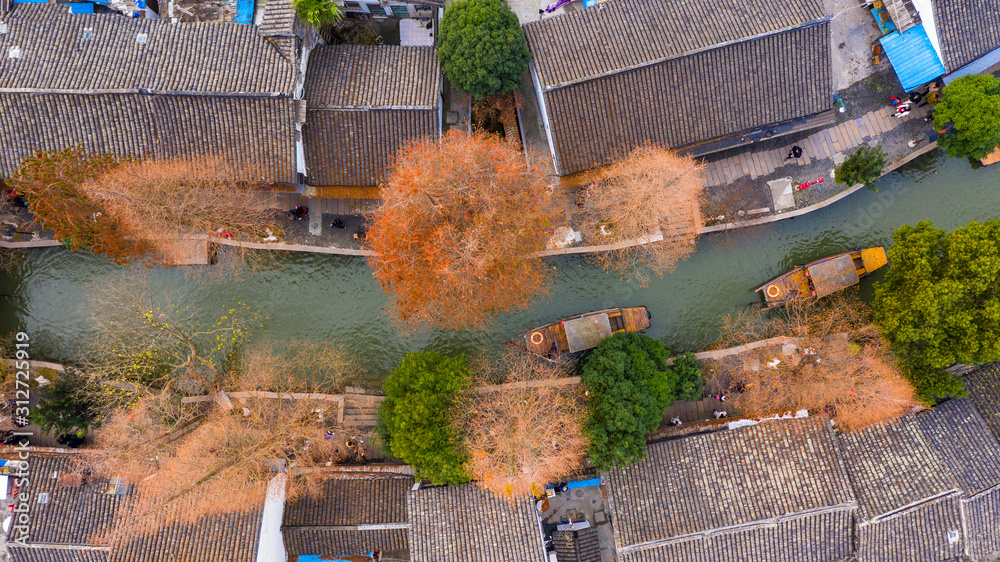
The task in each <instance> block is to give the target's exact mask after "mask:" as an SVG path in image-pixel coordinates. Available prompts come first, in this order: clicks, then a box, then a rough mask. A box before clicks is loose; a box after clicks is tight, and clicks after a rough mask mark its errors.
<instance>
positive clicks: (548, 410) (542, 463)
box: [457, 351, 588, 501]
mask: <svg viewBox="0 0 1000 562" xmlns="http://www.w3.org/2000/svg"><path fill="white" fill-rule="evenodd" d="M477 371H478V377H479V379H480V380H479V383H480V384H481V385H490V384H492V383H493V382H495V381H496V380H497V378H501V379H502V380H503V382H504V384H502V385H499V386H486V387H485V388H478V389H477V388H474V389H472V390H470V391H468V392H467V393H466V394H464V396H463V399H462V403H461V405H460V406H459V407H458V408H457V410H458V411H459V412H460V414H459V419H458V422H457V423H459V425H460V427H461V429H462V431H463V433H464V434H465V436H466V440H467V441H466V442H467V446H468V449H469V466H468V469H469V473H470V474H471V475H472V478H473V479H474V480H476V481H478V483H479V485H481V486H483V487H484V488H486V489H488V490H490V491H491V492H493V493H494V494H496V495H497V496H498V497H502V498H505V499H508V500H511V501H514V500H516V499H521V498H523V497H525V496H528V495H531V494H537V493H540V492H541V490H542V488H544V486H545V485H547V484H549V483H552V482H555V481H556V480H558V479H560V478H563V477H565V476H568V475H570V474H573V473H574V472H578V471H579V470H580V469H581V468H582V466H583V462H584V458H585V455H586V449H587V443H588V441H587V438H586V435H585V434H584V431H583V420H584V417H585V416H586V409H585V407H584V404H583V396H582V389H581V387H580V385H537V383H539V382H541V381H547V380H550V379H556V378H560V377H565V376H566V373H565V371H563V370H562V369H561V368H560V367H558V366H555V365H553V364H551V363H547V362H544V361H541V360H538V359H536V358H533V357H530V356H528V355H526V354H524V353H519V352H514V351H511V352H508V353H506V354H504V355H503V356H502V357H501V358H500V359H497V360H494V361H488V360H483V361H482V362H481V364H480V365H479V367H478V368H477ZM533 383H536V384H533Z"/></svg>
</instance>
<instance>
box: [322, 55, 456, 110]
mask: <svg viewBox="0 0 1000 562" xmlns="http://www.w3.org/2000/svg"><path fill="white" fill-rule="evenodd" d="M305 92H306V93H305V97H306V99H307V100H309V107H310V108H327V109H357V108H366V109H375V108H381V109H404V108H405V109H436V108H437V105H438V98H439V96H440V93H441V64H440V62H438V58H437V54H436V51H435V50H434V47H400V46H396V45H333V46H323V47H317V48H315V49H313V50H312V52H311V53H310V54H309V67H308V69H307V70H306V88H305Z"/></svg>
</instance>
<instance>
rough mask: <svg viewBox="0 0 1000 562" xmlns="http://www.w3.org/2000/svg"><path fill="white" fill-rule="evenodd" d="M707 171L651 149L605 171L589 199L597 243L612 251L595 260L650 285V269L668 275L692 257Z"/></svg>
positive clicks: (587, 211)
mask: <svg viewBox="0 0 1000 562" xmlns="http://www.w3.org/2000/svg"><path fill="white" fill-rule="evenodd" d="M702 168H703V166H702V165H701V164H700V163H698V162H697V161H695V160H694V159H693V158H690V157H687V156H680V155H678V154H676V153H674V152H671V151H670V150H667V149H664V148H660V147H658V146H656V145H651V144H647V145H644V146H640V147H639V148H636V149H635V150H633V151H632V152H631V153H630V154H629V155H628V157H626V158H625V159H623V160H621V161H619V162H616V163H614V164H612V165H610V166H608V167H607V168H606V169H604V170H602V171H601V173H600V176H599V177H600V179H599V180H598V181H596V182H595V183H593V184H591V185H590V186H589V187H587V190H586V199H585V201H586V205H585V215H586V216H587V217H588V218H589V220H590V223H591V224H592V227H593V229H594V238H595V239H597V240H600V241H601V244H602V245H607V246H611V247H612V249H611V250H609V251H605V252H599V253H597V254H595V255H594V259H596V260H597V263H598V264H599V265H601V267H603V268H604V269H605V270H607V271H612V272H615V273H617V274H619V275H623V276H625V277H631V278H634V279H636V280H637V281H639V282H641V283H646V282H648V281H649V275H648V274H647V273H646V271H647V270H648V271H651V272H653V273H655V274H656V275H663V274H664V273H668V272H670V271H672V270H673V268H674V267H675V266H676V264H677V262H678V261H679V260H682V259H685V258H687V257H688V256H690V255H691V253H692V252H694V248H695V242H696V240H697V238H698V229H699V227H701V225H702V217H701V206H702V203H703V199H704V197H703V195H702V193H703V192H702V187H703V178H702ZM639 242H645V243H639Z"/></svg>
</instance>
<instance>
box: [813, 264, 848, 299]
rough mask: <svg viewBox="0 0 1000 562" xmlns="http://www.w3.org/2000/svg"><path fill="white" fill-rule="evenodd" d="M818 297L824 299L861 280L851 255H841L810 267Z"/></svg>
mask: <svg viewBox="0 0 1000 562" xmlns="http://www.w3.org/2000/svg"><path fill="white" fill-rule="evenodd" d="M808 269H809V275H811V276H812V282H813V287H814V288H815V289H816V296H817V297H819V298H823V297H825V296H827V295H830V294H833V293H836V292H837V291H840V290H841V289H844V288H846V287H850V286H851V285H854V284H855V283H857V282H858V281H860V278H859V277H858V268H857V266H855V265H854V258H853V257H851V254H841V255H839V256H835V257H832V258H830V259H826V260H823V261H821V262H819V263H817V264H815V265H810V266H809V268H808Z"/></svg>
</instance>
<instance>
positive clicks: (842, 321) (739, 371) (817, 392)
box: [709, 294, 917, 431]
mask: <svg viewBox="0 0 1000 562" xmlns="http://www.w3.org/2000/svg"><path fill="white" fill-rule="evenodd" d="M869 315H870V310H869V309H868V308H867V307H866V306H865V305H864V304H863V303H862V302H861V301H860V300H859V299H858V298H857V297H856V296H854V295H853V294H839V295H833V296H831V297H827V298H826V299H824V300H822V301H812V300H803V301H800V302H793V303H791V304H790V305H788V306H787V307H785V308H784V309H780V310H776V311H773V312H772V313H771V314H770V315H764V314H760V313H759V312H757V311H744V312H742V313H740V314H737V315H735V316H731V317H729V318H728V319H727V321H726V323H725V325H724V328H723V337H722V339H721V340H720V341H719V343H718V344H717V346H718V347H719V348H723V347H733V346H737V345H745V344H748V343H751V342H754V341H759V340H762V339H766V338H770V337H775V336H790V337H794V338H797V342H796V344H795V345H796V347H797V350H796V351H795V352H794V353H791V354H786V353H783V352H782V350H781V346H776V347H774V346H772V347H761V348H757V349H754V350H752V351H749V352H745V353H741V354H739V355H734V356H730V357H727V358H725V359H723V360H721V361H720V362H719V363H718V364H717V365H716V366H715V369H714V370H715V374H714V375H713V378H712V380H711V382H710V386H709V388H710V390H715V391H719V392H727V391H728V392H730V396H731V399H732V408H733V409H734V410H738V411H740V412H741V413H743V414H747V415H751V416H756V415H764V414H771V413H775V412H783V411H788V410H799V409H805V410H809V411H811V412H813V413H821V412H822V413H826V414H828V415H829V416H830V417H832V418H833V420H834V421H835V422H836V424H837V426H838V427H839V428H840V429H842V430H844V431H852V430H856V429H859V428H862V427H867V426H869V425H872V424H874V423H877V422H881V421H887V420H892V419H896V418H899V417H900V416H902V415H904V414H906V413H907V412H909V411H910V410H911V409H912V408H913V407H914V406H916V405H917V402H916V398H915V395H914V392H913V388H912V387H911V386H910V384H909V383H908V382H907V381H906V380H905V379H904V378H903V377H902V376H901V375H900V372H899V369H898V368H897V366H896V361H895V358H894V357H893V356H892V355H891V353H890V351H889V346H888V344H887V343H886V342H885V340H884V339H883V338H882V336H881V334H880V333H879V331H878V329H877V328H875V326H873V325H872V324H871V323H870V321H869Z"/></svg>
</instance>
